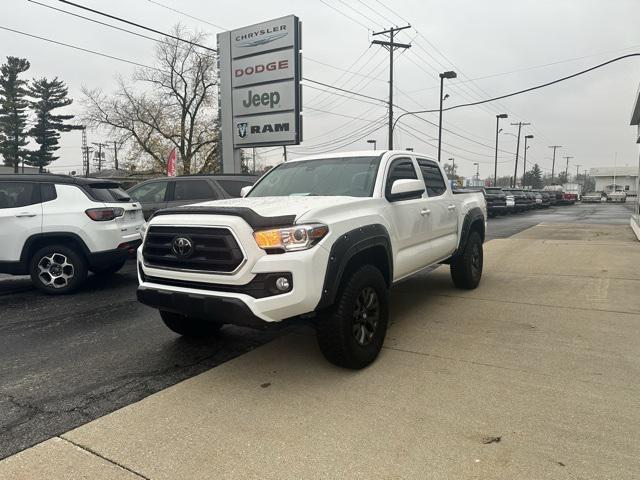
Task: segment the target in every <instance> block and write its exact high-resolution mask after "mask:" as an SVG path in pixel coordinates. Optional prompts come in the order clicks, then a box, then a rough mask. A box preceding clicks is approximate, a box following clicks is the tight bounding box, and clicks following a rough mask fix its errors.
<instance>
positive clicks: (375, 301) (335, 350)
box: [316, 265, 389, 369]
mask: <svg viewBox="0 0 640 480" xmlns="http://www.w3.org/2000/svg"><path fill="white" fill-rule="evenodd" d="M388 317H389V305H388V289H387V284H386V282H385V280H384V277H383V276H382V273H380V270H378V269H377V268H376V267H374V266H373V265H364V266H362V267H360V268H359V269H358V270H356V271H355V272H354V273H353V274H352V275H351V276H350V277H349V278H347V279H346V280H345V283H344V284H343V286H342V288H341V289H340V292H339V293H338V296H337V297H336V301H335V304H334V306H333V307H332V308H331V309H330V310H328V311H326V312H325V313H324V314H323V315H320V316H319V318H318V321H317V323H316V329H317V336H318V345H319V346H320V350H321V351H322V353H323V354H324V356H325V357H326V358H327V360H329V361H330V362H331V363H334V364H335V365H338V366H341V367H345V368H352V369H360V368H364V367H366V366H367V365H369V364H370V363H372V362H373V361H374V360H375V359H376V358H377V357H378V354H379V353H380V350H381V349H382V344H383V343H384V337H385V335H386V332H387V321H388Z"/></svg>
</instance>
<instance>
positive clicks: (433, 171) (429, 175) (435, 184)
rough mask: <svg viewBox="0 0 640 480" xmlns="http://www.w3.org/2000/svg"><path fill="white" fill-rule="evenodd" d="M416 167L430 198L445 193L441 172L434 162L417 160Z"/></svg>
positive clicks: (422, 159)
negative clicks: (418, 167)
mask: <svg viewBox="0 0 640 480" xmlns="http://www.w3.org/2000/svg"><path fill="white" fill-rule="evenodd" d="M418 165H419V166H420V171H421V172H422V177H423V178H424V185H425V187H426V188H427V194H428V195H429V196H430V197H438V196H440V195H442V194H444V192H446V191H447V185H446V184H445V183H444V178H443V177H442V172H440V167H438V164H437V163H436V162H433V161H431V160H425V159H424V158H419V159H418Z"/></svg>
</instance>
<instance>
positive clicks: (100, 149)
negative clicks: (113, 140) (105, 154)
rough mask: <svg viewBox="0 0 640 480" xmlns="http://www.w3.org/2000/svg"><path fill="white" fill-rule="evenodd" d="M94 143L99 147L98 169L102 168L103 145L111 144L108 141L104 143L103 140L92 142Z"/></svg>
mask: <svg viewBox="0 0 640 480" xmlns="http://www.w3.org/2000/svg"><path fill="white" fill-rule="evenodd" d="M91 143H93V144H94V145H95V146H96V147H98V171H101V170H102V147H106V146H108V145H109V144H108V143H102V142H91Z"/></svg>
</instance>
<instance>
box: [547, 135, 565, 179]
mask: <svg viewBox="0 0 640 480" xmlns="http://www.w3.org/2000/svg"><path fill="white" fill-rule="evenodd" d="M549 148H553V163H552V164H551V184H552V185H553V175H554V173H555V171H556V150H557V149H558V148H562V145H549Z"/></svg>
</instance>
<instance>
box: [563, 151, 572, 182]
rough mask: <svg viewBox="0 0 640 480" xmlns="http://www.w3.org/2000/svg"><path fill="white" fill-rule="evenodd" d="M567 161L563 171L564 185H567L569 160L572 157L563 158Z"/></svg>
mask: <svg viewBox="0 0 640 480" xmlns="http://www.w3.org/2000/svg"><path fill="white" fill-rule="evenodd" d="M564 158H565V159H566V160H567V166H566V168H565V169H564V181H565V183H569V159H571V158H573V157H564Z"/></svg>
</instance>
